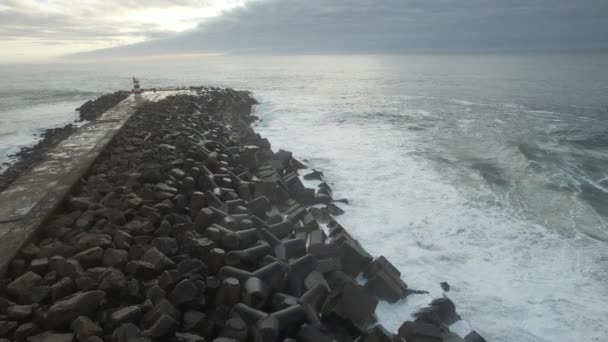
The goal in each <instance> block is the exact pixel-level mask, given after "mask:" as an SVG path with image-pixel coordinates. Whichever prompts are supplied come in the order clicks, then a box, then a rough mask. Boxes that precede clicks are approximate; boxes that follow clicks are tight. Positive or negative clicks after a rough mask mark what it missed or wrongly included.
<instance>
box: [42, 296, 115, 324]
mask: <svg viewBox="0 0 608 342" xmlns="http://www.w3.org/2000/svg"><path fill="white" fill-rule="evenodd" d="M104 299H105V293H104V292H103V291H99V290H95V291H89V292H78V293H75V294H73V295H71V296H69V297H67V298H64V299H62V300H60V301H58V302H56V303H55V304H53V305H52V306H51V307H50V308H49V309H48V311H47V312H46V315H45V319H44V321H43V322H41V323H43V324H44V325H45V326H47V327H49V328H58V327H62V326H66V325H68V324H69V323H70V322H72V320H73V319H75V318H77V317H78V316H88V315H90V314H92V313H94V312H95V311H96V310H97V308H98V307H99V306H100V305H101V303H102V302H103V300H104Z"/></svg>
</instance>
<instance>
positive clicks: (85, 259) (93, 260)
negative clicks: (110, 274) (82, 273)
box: [73, 247, 104, 267]
mask: <svg viewBox="0 0 608 342" xmlns="http://www.w3.org/2000/svg"><path fill="white" fill-rule="evenodd" d="M103 256H104V250H103V248H101V247H92V248H89V249H86V250H84V251H82V252H80V253H78V254H76V255H74V257H73V258H74V259H75V260H77V261H78V262H80V264H81V265H83V266H84V267H93V266H97V265H99V264H101V259H102V258H103Z"/></svg>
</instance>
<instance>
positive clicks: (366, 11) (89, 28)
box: [0, 0, 608, 62]
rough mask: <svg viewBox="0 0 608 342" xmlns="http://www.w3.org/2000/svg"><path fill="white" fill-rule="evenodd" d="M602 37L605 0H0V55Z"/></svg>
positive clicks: (546, 43) (421, 46) (494, 45)
mask: <svg viewBox="0 0 608 342" xmlns="http://www.w3.org/2000/svg"><path fill="white" fill-rule="evenodd" d="M606 47H608V1H607V0H576V1H575V0H198V1H195V0H166V1H162V0H145V1H142V0H123V1H117V0H104V1H95V0H85V1H71V0H58V1H53V0H0V62H1V61H11V60H13V61H14V60H28V59H48V58H53V57H58V56H63V55H70V56H71V57H72V58H88V57H120V56H141V55H168V54H205V53H260V52H262V53H385V52H408V51H429V50H431V51H443V50H447V51H452V50H459V51H467V50H482V51H483V50H518V49H570V48H606ZM89 51H95V52H89Z"/></svg>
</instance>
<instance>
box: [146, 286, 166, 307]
mask: <svg viewBox="0 0 608 342" xmlns="http://www.w3.org/2000/svg"><path fill="white" fill-rule="evenodd" d="M166 296H167V292H166V291H165V290H163V289H162V288H161V287H160V286H159V285H158V284H154V285H153V286H152V287H151V288H149V289H148V291H147V292H146V298H148V299H150V300H151V301H152V302H154V303H156V302H158V301H159V300H160V299H162V298H165V297H166Z"/></svg>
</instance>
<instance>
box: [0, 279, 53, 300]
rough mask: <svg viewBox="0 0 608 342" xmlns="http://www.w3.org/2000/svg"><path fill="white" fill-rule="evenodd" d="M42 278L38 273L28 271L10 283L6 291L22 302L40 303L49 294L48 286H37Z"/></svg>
mask: <svg viewBox="0 0 608 342" xmlns="http://www.w3.org/2000/svg"><path fill="white" fill-rule="evenodd" d="M41 279H42V278H41V277H40V276H39V275H37V274H36V273H34V272H27V273H25V274H24V275H22V276H20V277H19V278H17V279H15V280H13V281H12V282H11V283H10V284H8V285H7V286H6V292H7V293H8V294H9V295H12V296H14V297H15V298H16V299H17V302H19V303H21V304H34V303H40V302H42V300H43V299H44V298H45V297H46V296H47V295H48V294H49V287H48V286H37V285H38V283H40V281H41Z"/></svg>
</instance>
